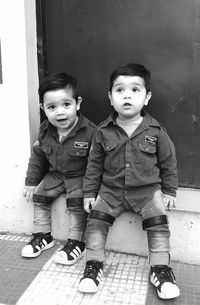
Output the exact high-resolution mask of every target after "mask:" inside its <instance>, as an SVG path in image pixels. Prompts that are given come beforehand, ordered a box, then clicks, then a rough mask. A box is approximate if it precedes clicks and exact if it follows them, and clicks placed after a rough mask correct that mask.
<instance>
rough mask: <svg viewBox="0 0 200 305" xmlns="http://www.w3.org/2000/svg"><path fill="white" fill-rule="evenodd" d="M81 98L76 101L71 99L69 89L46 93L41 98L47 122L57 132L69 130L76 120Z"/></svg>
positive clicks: (71, 94)
mask: <svg viewBox="0 0 200 305" xmlns="http://www.w3.org/2000/svg"><path fill="white" fill-rule="evenodd" d="M81 101H82V99H81V97H79V98H78V101H77V102H76V100H75V99H74V97H73V90H72V89H71V88H67V87H66V88H65V89H58V90H53V91H47V92H46V93H45V94H44V98H43V109H44V112H45V114H46V116H47V118H48V120H49V122H50V123H51V124H52V125H54V126H55V127H56V128H57V129H58V130H59V131H67V130H68V129H70V128H71V127H72V126H73V125H74V123H75V121H76V118H77V110H79V109H80V104H81Z"/></svg>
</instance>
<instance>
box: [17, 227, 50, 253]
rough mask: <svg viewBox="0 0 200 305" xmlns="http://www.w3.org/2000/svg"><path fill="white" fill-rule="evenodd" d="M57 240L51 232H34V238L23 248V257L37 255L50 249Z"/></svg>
mask: <svg viewBox="0 0 200 305" xmlns="http://www.w3.org/2000/svg"><path fill="white" fill-rule="evenodd" d="M54 244H55V241H54V240H53V237H52V235H51V233H47V234H44V233H34V234H33V239H32V240H31V241H30V242H29V243H28V244H27V245H26V246H25V247H24V248H23V249H22V252H21V255H22V256H23V257H37V256H39V255H40V254H41V253H42V251H44V250H47V249H50V248H52V247H53V246H54Z"/></svg>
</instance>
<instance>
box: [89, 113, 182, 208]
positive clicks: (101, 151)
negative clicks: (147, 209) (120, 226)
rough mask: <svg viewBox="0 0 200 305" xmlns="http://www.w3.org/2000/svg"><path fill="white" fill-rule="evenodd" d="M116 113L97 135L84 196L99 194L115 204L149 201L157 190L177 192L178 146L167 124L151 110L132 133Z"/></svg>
mask: <svg viewBox="0 0 200 305" xmlns="http://www.w3.org/2000/svg"><path fill="white" fill-rule="evenodd" d="M116 115H117V114H116V113H113V114H112V115H110V116H109V117H108V118H107V119H106V120H105V121H104V122H103V123H101V124H100V125H99V126H98V127H97V129H96V131H95V133H94V136H93V141H92V146H91V150H90V154H89V160H88V167H87V171H86V176H85V178H84V184H83V191H84V197H87V198H90V197H96V196H97V194H99V195H100V196H101V197H102V198H103V199H104V200H105V201H107V202H109V203H110V205H111V206H117V205H119V204H121V203H122V202H123V200H124V198H125V199H126V200H127V201H128V203H129V204H130V205H131V206H132V207H133V206H136V205H137V204H140V205H142V206H143V205H145V204H146V203H147V202H148V201H149V200H151V199H152V198H153V194H154V192H155V191H156V190H157V189H159V188H161V190H162V192H163V193H165V194H169V195H172V196H176V189H177V185H178V179H177V162H176V156H175V148H174V145H173V143H172V141H171V140H170V138H169V136H168V134H167V132H166V131H165V130H164V128H163V127H162V126H161V125H160V124H159V123H158V122H157V121H156V120H155V119H154V118H153V117H151V116H150V115H149V114H147V113H146V112H142V115H143V121H142V123H141V124H140V125H139V126H138V128H137V129H136V130H135V131H134V132H133V134H132V135H131V136H130V137H129V136H128V135H127V134H126V132H125V131H124V130H123V129H122V128H121V127H120V126H118V125H117V124H116V120H115V118H116Z"/></svg>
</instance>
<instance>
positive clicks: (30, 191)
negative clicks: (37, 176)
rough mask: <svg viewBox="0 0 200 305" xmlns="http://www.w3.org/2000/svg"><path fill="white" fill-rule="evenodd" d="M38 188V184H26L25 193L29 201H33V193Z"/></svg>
mask: <svg viewBox="0 0 200 305" xmlns="http://www.w3.org/2000/svg"><path fill="white" fill-rule="evenodd" d="M35 189H36V186H27V185H25V187H24V191H23V195H24V197H26V200H27V201H31V200H32V198H33V193H34V191H35Z"/></svg>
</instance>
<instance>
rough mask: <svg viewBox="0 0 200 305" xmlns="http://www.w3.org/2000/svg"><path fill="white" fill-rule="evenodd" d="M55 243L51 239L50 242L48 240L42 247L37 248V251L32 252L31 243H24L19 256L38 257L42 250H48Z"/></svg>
mask: <svg viewBox="0 0 200 305" xmlns="http://www.w3.org/2000/svg"><path fill="white" fill-rule="evenodd" d="M54 245H55V241H54V240H52V242H50V243H49V244H47V245H46V246H44V247H43V248H41V249H40V250H38V251H37V252H35V253H34V252H32V253H31V251H32V249H33V247H32V246H31V245H26V246H25V247H24V248H23V249H22V252H21V256H22V257H28V258H34V257H38V256H39V255H40V254H41V253H42V252H43V251H45V250H48V249H50V248H52V247H53V246H54Z"/></svg>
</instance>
